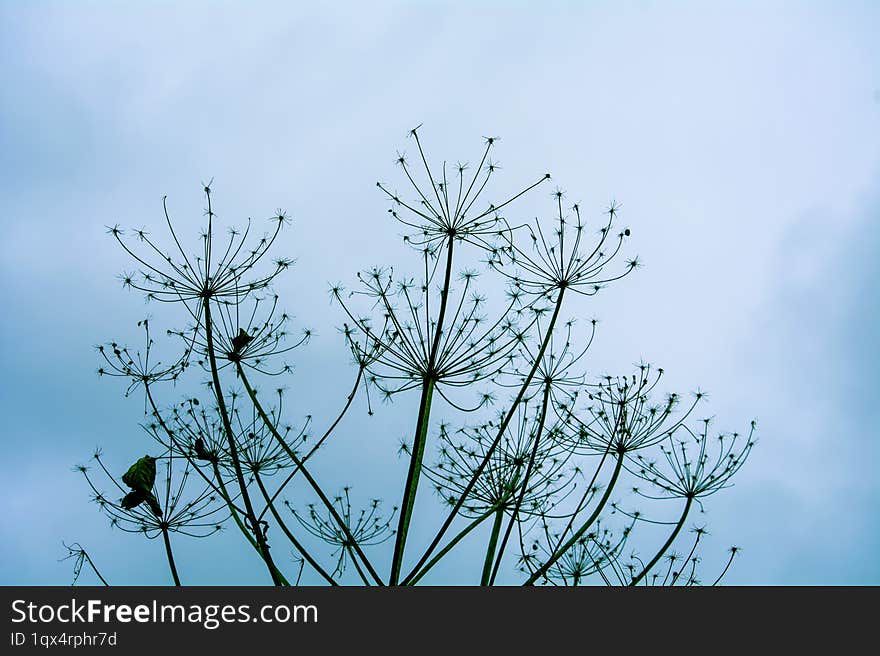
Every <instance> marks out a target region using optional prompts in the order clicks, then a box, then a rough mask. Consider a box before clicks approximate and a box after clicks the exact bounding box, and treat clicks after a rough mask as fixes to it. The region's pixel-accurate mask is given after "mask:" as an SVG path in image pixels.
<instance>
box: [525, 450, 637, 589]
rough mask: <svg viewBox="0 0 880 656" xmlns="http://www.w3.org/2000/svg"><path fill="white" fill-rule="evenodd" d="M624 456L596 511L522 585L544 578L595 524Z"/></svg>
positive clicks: (609, 494)
mask: <svg viewBox="0 0 880 656" xmlns="http://www.w3.org/2000/svg"><path fill="white" fill-rule="evenodd" d="M624 456H625V454H623V453H620V454H618V456H617V463H616V464H615V466H614V473H612V474H611V480H609V481H608V487H606V488H605V494H603V495H602V498H601V499H600V500H599V503H598V505H597V506H596V509H595V510H594V511H593V514H591V515H590V516H589V518H588V519H587V521H585V522H584V523H583V524H581V527H580V528H579V529H578V530H577V531H575V533H574V535H572V536H571V538H569V540H568V542H566V543H565V544H564V545H562V547H561V548H559V549H557V550H556V552H555V553H553V554H552V555H551V556H550V558H548V559H547V562H545V563H544V564H543V565H541V567H539V568H538V569H537V570H535V572H533V573H532V575H531V576H530V577H529V578H528V579H527V580H526V582H525V583H523V585H533V584H534V583H535V581H537V580H538V579H539V578H541V577H542V576H544V574H546V573H547V570H549V569H550V568H551V567H553V564H554V563H555V562H556V561H557V560H559V559H560V558H561V557H562V555H563V554H564V553H565V552H566V551H568V550H569V549H571V547H572V546H573V545H574V543H575V542H577V541H578V540H579V539H580V537H581V536H582V535H583V534H584V533H586V532H587V529H588V528H590V526H592V525H593V522H595V521H596V519H597V518H598V517H599V513H601V512H602V509H603V508H605V504H606V503H608V499H609V497H610V496H611V491H612V490H613V489H614V485H615V483H617V477H618V476H620V470H621V469H622V468H623V459H624Z"/></svg>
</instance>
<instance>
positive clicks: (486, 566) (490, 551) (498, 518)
mask: <svg viewBox="0 0 880 656" xmlns="http://www.w3.org/2000/svg"><path fill="white" fill-rule="evenodd" d="M502 521H504V511H503V510H502V509H501V508H499V509H498V510H496V511H495V521H494V522H492V533H491V534H490V535H489V546H488V547H487V548H486V561H485V562H484V563H483V575H482V577H481V578H480V585H489V577H490V575H491V574H492V561H494V560H495V548H496V546H497V545H498V535H499V534H500V533H501V522H502Z"/></svg>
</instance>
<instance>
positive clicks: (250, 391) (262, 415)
mask: <svg viewBox="0 0 880 656" xmlns="http://www.w3.org/2000/svg"><path fill="white" fill-rule="evenodd" d="M236 367H237V370H238V376H239V378H240V379H241V382H242V384H243V385H244V388H245V391H247V394H248V396H249V397H250V399H251V403H253V404H254V408H255V409H256V411H257V414H259V415H260V418H261V419H262V420H263V423H264V424H265V425H266V427H267V428H268V429H269V431H270V432H271V433H272V435H273V436H274V437H275V439H276V440H277V441H278V443H279V444H280V445H281V447H282V448H283V449H284V452H285V453H286V454H287V455H288V457H289V458H290V459H291V460H292V461H293V464H294V465H296V466H297V467H298V468H299V469H301V470H302V473H303V476H305V477H306V481H308V484H309V485H310V486H311V488H312V489H313V490H314V491H315V494H317V495H318V498H319V499H320V500H321V503H323V504H324V506H325V507H326V508H327V510H328V511H329V512H330V514H331V515H332V517H333V519H334V520H335V521H336V523H337V524H338V525H339V528H340V529H342V531H343V533H345V537H346V538H347V539H348V540H349V541H351V543H352V547H353V548H354V550H355V551H356V552H357V554H358V556H360V558H361V560H362V561H363V563H364V565H365V566H366V568H367V570H368V571H369V572H370V576H372V577H373V579H375V581H376V583H378V584H379V585H382V579H381V578H379V575H378V574H377V573H376V570H375V569H374V568H373V566H372V564H370V561H369V559H368V558H367V556H366V554H364V552H363V550H362V549H361V547H360V545H359V544H358V543H357V540H355V538H354V536H353V535H352V534H351V531H350V530H349V528H348V525H347V524H346V523H345V521H344V520H343V519H342V517H340V516H339V513H338V512H337V510H336V508H335V507H334V506H333V503H332V502H331V501H330V499H328V498H327V495H326V494H324V490H322V489H321V486H320V485H318V482H317V481H316V480H315V479H314V477H313V476H312V475H311V474H310V473H309V470H308V469H306V467H305V465H304V464H303V461H302V459H301V458H300V457H299V456H298V455H296V452H295V451H294V450H293V449H291V448H290V445H289V444H288V443H287V442H285V441H284V438H283V437H282V436H281V434H280V433H279V432H278V430H277V429H276V428H275V424H274V423H273V422H272V420H271V419H270V418H269V415H267V414H266V411H265V410H264V409H263V405H262V404H261V403H260V401H259V399H257V393H256V392H255V391H254V388H253V387H251V384H250V381H249V380H248V378H247V375H246V374H245V372H244V368H243V367H242V366H241V363H240V362H237V363H236Z"/></svg>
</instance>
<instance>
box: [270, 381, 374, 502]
mask: <svg viewBox="0 0 880 656" xmlns="http://www.w3.org/2000/svg"><path fill="white" fill-rule="evenodd" d="M363 375H364V367H363V366H359V367H358V374H357V377H356V378H355V381H354V387H352V389H351V392H350V393H349V395H348V397H347V399H346V402H345V406H344V407H343V408H342V411H341V412H340V413H339V414H338V415H337V416H336V419H335V420H334V422H333V423H332V424H330V428H328V429H327V430H326V432H325V433H324V434H323V435H322V436H321V439H319V440H318V441H317V442H315V444H314V445H313V446H312V448H311V449H309V451H308V453H306V454H305V455H304V456H303V458H302V461H303V462H306V461H308V459H309V458H311V457H312V456H313V455H314V454H315V452H316V451H317V450H318V449H319V448H320V447H321V445H322V444H323V443H324V442H325V441H326V439H327V438H328V437H330V434H331V433H332V432H333V430H334V429H335V428H336V426H337V425H338V424H339V422H340V421H342V418H343V417H344V416H345V413H346V412H348V409H349V408H350V407H351V404H352V402H353V401H354V397H355V395H356V394H357V390H358V387H359V386H360V384H361V378H363ZM298 473H299V467H294V469H293V471H292V472H290V474H288V476H287V478H285V479H284V482H283V483H281V485H279V486H278V489H277V490H275V493H274V494H273V495H272V497H271V498H270V499H269V500H268V505H267V506H266V508H264V509H263V512H261V513H260V518H262V517H263V515H265V514H266V510H268V509H269V506H271V505H272V504H273V503H274V502H275V499H276V497H277V496H278V495H279V494H281V491H282V490H283V489H284V488H285V487H287V484H288V483H290V481H291V480H293V477H294V476H296V475H297V474H298Z"/></svg>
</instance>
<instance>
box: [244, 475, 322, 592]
mask: <svg viewBox="0 0 880 656" xmlns="http://www.w3.org/2000/svg"><path fill="white" fill-rule="evenodd" d="M254 478H255V479H256V481H257V487H258V488H260V492H261V493H262V495H263V497H264V498H265V499H266V503H268V504H269V505H268V506H267V508H268V509H269V510H270V512H271V513H272V516H273V517H274V518H275V521H276V522H278V528H280V529H281V532H282V533H284V535H286V536H287V539H288V540H290V543H291V544H292V545H293V546H294V548H295V549H296V550H297V551H299V552H300V553H301V554H302V557H303V558H305V560H306V562H308V564H309V565H311V566H312V567H313V568H314V570H315V571H316V572H317V573H318V574H320V575H321V577H322V578H324V580H326V581H327V582H328V583H329V584H330V585H338V583H336V581H334V580H333V577H332V576H330V575H329V574H328V573H327V572H326V570H325V569H324V568H323V567H321V566H320V565H319V564H318V562H317V561H316V560H315V559H314V558H312V555H311V554H310V553H309V552H308V551H306V549H305V547H303V546H302V544H301V543H300V541H299V540H297V539H296V538H295V537H294V535H293V533H292V532H291V531H290V529H288V528H287V524H286V523H285V522H284V521H283V520H282V519H281V516H280V515H279V514H278V511H277V510H276V509H275V505H274V504H273V503H272V502H271V501H270V500H269V493H268V492H267V491H266V487H265V485H263V479H262V477H261V476H260V475H259V474H255V476H254ZM300 574H302V573H301V572H300Z"/></svg>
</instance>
